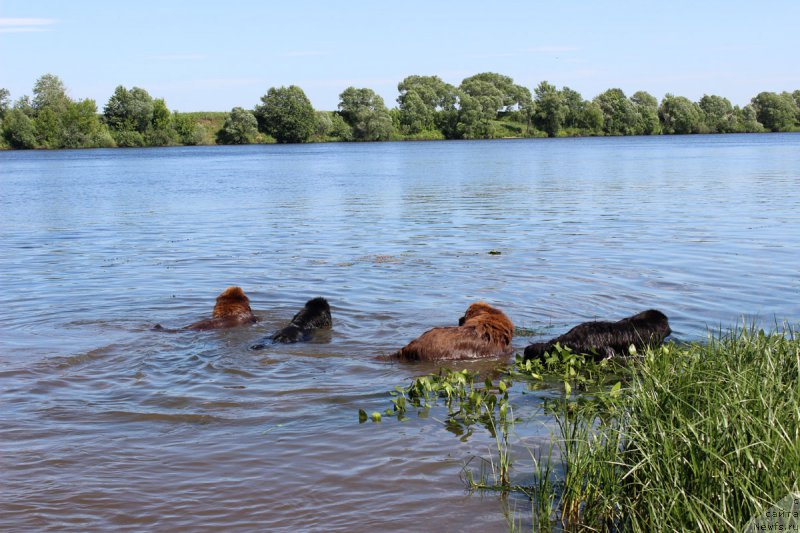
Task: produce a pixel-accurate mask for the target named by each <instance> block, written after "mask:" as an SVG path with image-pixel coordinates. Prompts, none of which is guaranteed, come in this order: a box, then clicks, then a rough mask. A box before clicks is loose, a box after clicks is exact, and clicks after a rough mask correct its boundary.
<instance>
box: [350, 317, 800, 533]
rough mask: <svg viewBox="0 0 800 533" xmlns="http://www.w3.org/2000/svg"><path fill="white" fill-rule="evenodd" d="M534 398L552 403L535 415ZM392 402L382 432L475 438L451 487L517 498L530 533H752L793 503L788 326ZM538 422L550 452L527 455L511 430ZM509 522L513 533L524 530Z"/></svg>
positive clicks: (520, 366)
mask: <svg viewBox="0 0 800 533" xmlns="http://www.w3.org/2000/svg"><path fill="white" fill-rule="evenodd" d="M559 389H560V391H559ZM536 390H549V391H553V390H555V391H557V392H559V393H558V394H555V395H554V394H552V393H547V394H545V395H544V398H545V399H544V400H543V403H541V405H540V407H539V409H538V410H533V411H532V410H531V403H530V397H531V391H536ZM510 392H511V394H509V393H510ZM391 398H392V399H391V406H390V407H389V408H388V409H386V411H385V413H383V418H384V419H386V420H387V423H390V424H391V422H390V419H392V418H396V419H397V421H399V422H402V421H404V420H407V419H408V417H409V416H414V413H416V416H418V417H420V418H425V419H428V420H433V421H436V422H437V423H444V425H445V427H446V428H447V429H448V430H449V431H451V432H452V433H454V434H455V435H456V436H457V437H459V438H461V439H462V440H463V439H466V438H468V437H469V436H470V435H471V434H472V433H473V431H478V430H480V428H481V427H483V428H485V429H486V430H487V431H488V432H489V433H490V435H491V436H492V437H493V438H494V440H495V441H496V447H494V446H493V447H492V448H493V450H492V451H491V457H489V458H483V457H477V458H476V457H473V458H472V460H468V461H467V462H466V464H465V465H464V467H463V470H462V472H461V478H462V481H463V482H464V483H465V485H466V487H467V488H468V489H469V490H473V491H478V492H486V491H488V492H492V493H499V494H503V495H505V494H509V493H515V494H518V495H520V496H522V497H525V498H527V499H528V501H529V502H530V509H529V512H530V515H529V517H530V520H531V524H532V529H533V530H534V531H550V530H551V529H555V530H564V531H583V530H586V531H707V532H714V531H741V530H742V529H743V528H745V527H746V526H747V527H748V531H756V530H759V531H760V530H767V529H765V528H767V527H769V524H770V523H772V524H773V525H775V523H776V520H775V519H774V516H772V515H769V510H770V509H771V508H773V506H775V505H779V504H780V503H781V502H782V501H783V502H785V501H786V498H787V497H789V496H792V497H793V498H795V500H792V501H794V502H797V501H798V500H796V498H800V481H798V479H800V478H798V465H800V407H798V406H800V339H798V338H797V336H796V334H795V332H794V331H793V330H792V328H791V327H788V326H786V325H784V326H783V328H780V327H778V328H777V329H776V330H775V331H774V332H771V333H765V332H764V331H763V330H757V329H756V328H755V327H753V326H749V327H748V326H746V325H745V326H743V327H739V328H733V329H731V330H729V331H722V330H720V331H719V332H717V333H716V334H710V335H709V339H708V341H707V342H703V343H701V342H693V343H690V344H685V345H679V344H675V343H668V344H666V345H664V346H662V347H658V348H654V349H648V350H647V351H646V352H645V353H643V354H640V355H636V356H635V357H632V358H631V359H630V361H628V362H627V363H624V364H619V363H614V362H610V361H603V362H601V363H595V362H594V361H593V358H592V357H584V356H582V355H580V354H574V353H571V352H570V351H569V350H566V349H562V348H561V347H556V349H554V350H553V353H552V354H549V355H548V356H547V357H546V358H545V359H544V360H543V361H530V360H528V361H525V360H524V359H523V358H522V357H520V356H517V359H516V361H515V362H514V363H512V364H511V365H510V366H508V367H506V368H504V369H501V370H499V378H498V377H497V374H495V376H494V380H493V379H491V378H487V379H486V380H485V381H483V382H482V381H481V380H480V378H479V376H478V375H477V373H473V372H470V371H468V370H461V371H458V370H447V369H442V370H440V372H439V374H438V375H436V374H432V375H428V376H421V377H418V378H416V379H414V380H413V382H412V383H411V384H410V385H408V386H405V387H399V386H398V387H396V388H395V391H393V392H392V393H391ZM432 410H433V411H432ZM516 413H524V414H523V415H521V416H517V415H516ZM541 416H547V417H552V418H553V419H554V421H555V424H554V429H553V431H552V433H551V437H550V442H549V445H548V444H547V443H545V444H544V445H541V446H540V448H538V449H529V448H528V447H527V446H526V445H525V443H524V441H523V440H522V439H520V438H519V437H518V436H517V435H516V433H515V430H514V426H515V424H525V423H529V422H530V421H531V420H536V419H537V418H539V417H541ZM359 419H360V421H361V422H366V421H367V420H368V418H367V415H366V412H365V411H363V410H362V411H361V412H360V413H359ZM372 421H373V422H380V421H381V413H378V412H376V413H373V415H372ZM390 427H391V426H390ZM387 429H389V428H387ZM794 505H795V507H794V512H795V514H794V515H791V514H790V515H788V516H790V517H791V518H792V519H793V520H794V522H792V523H793V524H797V523H798V518H797V514H796V511H797V507H796V506H797V503H795V504H794ZM522 507H525V505H522ZM790 509H791V505H790V506H789V507H788V508H787V510H790ZM520 511H522V510H521V509H520V506H519V505H517V509H516V510H515V511H514V512H513V513H512V514H513V516H507V520H509V529H510V530H513V531H518V530H522V529H523V526H522V525H521V521H520V518H521V516H522V515H521V514H520ZM522 514H523V515H524V514H526V512H523V513H522ZM784 523H787V522H784ZM776 530H777V529H776Z"/></svg>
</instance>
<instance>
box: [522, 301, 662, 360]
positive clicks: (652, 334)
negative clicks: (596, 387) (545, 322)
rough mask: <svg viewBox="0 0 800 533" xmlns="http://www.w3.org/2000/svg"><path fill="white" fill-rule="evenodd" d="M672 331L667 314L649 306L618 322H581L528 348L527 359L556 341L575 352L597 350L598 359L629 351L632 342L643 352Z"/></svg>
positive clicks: (587, 352)
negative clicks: (561, 333)
mask: <svg viewBox="0 0 800 533" xmlns="http://www.w3.org/2000/svg"><path fill="white" fill-rule="evenodd" d="M670 333H672V330H671V329H670V327H669V320H668V319H667V316H666V315H665V314H664V313H662V312H661V311H657V310H655V309H649V310H647V311H643V312H641V313H639V314H636V315H633V316H629V317H627V318H623V319H622V320H619V321H617V322H605V321H594V322H584V323H583V324H579V325H577V326H575V327H574V328H572V329H571V330H569V331H568V332H566V333H564V334H563V335H560V336H558V337H556V338H555V339H550V340H549V341H547V342H539V343H535V344H531V345H530V346H528V347H527V348H525V359H541V358H543V357H544V354H545V353H546V352H550V351H551V350H552V349H553V347H554V346H555V345H556V343H558V344H560V345H561V346H562V347H567V348H569V349H570V350H572V352H573V353H583V354H594V355H595V359H596V360H601V359H605V358H608V357H613V356H615V355H627V354H628V349H629V347H630V346H631V345H633V346H635V347H636V350H637V351H639V352H641V351H642V350H643V349H645V348H646V347H648V346H658V345H660V344H661V343H662V342H664V339H665V338H666V337H667V336H668V335H669V334H670Z"/></svg>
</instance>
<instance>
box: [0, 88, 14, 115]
mask: <svg viewBox="0 0 800 533" xmlns="http://www.w3.org/2000/svg"><path fill="white" fill-rule="evenodd" d="M9 109H11V93H10V92H8V89H6V88H2V87H0V120H2V119H3V117H4V116H5V114H6V113H7V112H8V110H9Z"/></svg>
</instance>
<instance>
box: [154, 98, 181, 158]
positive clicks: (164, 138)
mask: <svg viewBox="0 0 800 533" xmlns="http://www.w3.org/2000/svg"><path fill="white" fill-rule="evenodd" d="M146 132H147V137H146V139H147V144H148V145H150V146H168V145H170V144H175V143H177V141H178V134H177V132H176V131H175V129H174V128H173V127H172V114H171V113H170V112H169V109H168V108H167V104H166V102H164V99H163V98H157V99H155V100H153V118H152V119H151V122H150V127H149V128H147V129H146Z"/></svg>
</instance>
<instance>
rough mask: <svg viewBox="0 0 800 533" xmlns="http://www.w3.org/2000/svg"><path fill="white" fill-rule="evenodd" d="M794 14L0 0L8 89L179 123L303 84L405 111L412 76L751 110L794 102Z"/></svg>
mask: <svg viewBox="0 0 800 533" xmlns="http://www.w3.org/2000/svg"><path fill="white" fill-rule="evenodd" d="M799 21H800V0H775V1H770V0H764V1H761V2H756V1H735V0H733V1H728V2H721V1H703V0H695V1H692V2H686V1H682V0H681V1H663V2H642V1H640V2H635V1H613V2H612V1H605V2H604V1H599V0H595V1H590V0H582V1H577V0H564V1H550V2H541V1H533V0H530V1H511V2H497V3H494V2H487V1H466V0H462V1H435V0H427V1H417V0H405V1H403V2H381V1H379V0H372V1H370V2H367V1H347V2H345V1H343V0H342V1H339V2H331V1H322V0H319V1H312V0H292V1H260V2H259V1H245V0H228V1H225V2H219V1H218V2H211V1H203V0H194V1H183V0H160V1H152V0H139V1H136V2H131V1H103V2H99V1H89V0H87V1H80V0H73V1H65V0H0V87H5V88H7V89H9V90H10V91H11V97H12V98H13V99H14V100H16V99H17V98H19V97H20V96H22V95H24V94H31V92H32V88H33V84H34V82H35V81H36V79H37V78H38V77H40V76H41V75H43V74H46V73H52V74H55V75H57V76H59V77H60V78H61V79H62V80H63V81H64V83H65V85H66V86H67V88H68V90H69V93H70V96H72V97H73V98H75V99H82V98H92V99H94V100H95V101H96V102H97V104H98V107H99V108H100V109H102V107H103V106H104V105H105V103H106V102H107V101H108V98H109V97H110V96H111V94H112V93H113V91H114V88H115V87H116V86H117V85H124V86H125V87H127V88H131V87H133V86H138V87H142V88H144V89H146V90H147V91H148V92H149V93H150V94H151V95H152V96H154V97H157V98H164V99H165V100H166V102H167V105H168V107H170V108H171V109H176V110H179V111H229V110H230V109H231V108H232V107H234V106H241V107H245V108H252V107H254V106H255V105H256V104H258V103H259V98H260V97H261V96H262V95H264V94H265V93H266V92H267V90H268V89H269V88H270V87H273V86H282V85H299V86H300V87H302V88H303V90H304V91H305V92H306V94H307V95H308V97H309V99H310V100H311V103H312V104H313V105H314V107H315V108H317V109H329V110H332V109H336V106H337V104H338V95H339V93H341V92H342V91H343V90H344V89H346V88H347V87H348V86H351V85H352V86H356V87H369V88H371V89H373V90H375V91H376V92H377V93H378V94H380V95H381V96H383V98H384V100H385V101H386V104H387V106H389V107H393V106H394V105H396V102H395V100H396V98H397V83H398V82H399V81H401V80H402V79H403V78H404V77H406V76H408V75H410V74H420V75H438V76H439V77H441V78H442V79H444V80H445V81H447V82H449V83H452V84H454V85H458V84H459V83H460V82H461V80H462V79H464V78H465V77H467V76H470V75H472V74H476V73H479V72H487V71H491V72H499V73H501V74H505V75H508V76H511V77H512V78H514V81H515V82H516V83H518V84H520V85H525V86H526V87H528V88H531V89H532V88H533V87H535V86H536V85H538V83H539V82H540V81H542V80H547V81H549V82H550V83H552V84H554V85H556V86H557V87H559V88H561V87H563V86H568V87H570V88H572V89H575V90H577V91H579V92H580V93H581V94H582V95H583V97H584V98H587V99H588V98H593V97H594V96H596V95H597V94H599V93H600V92H602V91H604V90H606V89H609V88H612V87H619V88H621V89H622V90H624V91H625V93H626V94H628V95H631V94H633V93H634V92H635V91H637V90H646V91H648V92H650V93H651V94H653V95H654V96H656V97H657V98H659V99H660V98H662V97H663V96H664V94H665V93H668V92H670V93H673V94H676V95H681V96H687V97H689V98H690V99H692V100H698V99H699V98H700V97H701V96H703V94H719V95H721V96H725V97H727V98H729V99H730V100H731V101H732V102H733V103H734V104H738V105H744V104H746V103H748V102H749V100H750V98H751V97H753V96H755V95H756V94H757V93H758V92H760V91H784V90H789V91H792V90H796V89H800V52H799V50H800V32H799V31H798V27H799V26H798V22H799Z"/></svg>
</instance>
